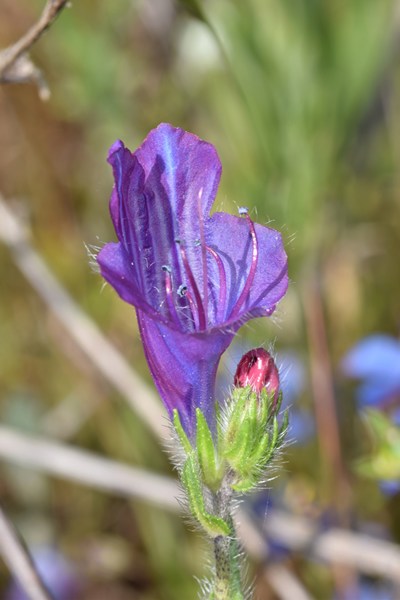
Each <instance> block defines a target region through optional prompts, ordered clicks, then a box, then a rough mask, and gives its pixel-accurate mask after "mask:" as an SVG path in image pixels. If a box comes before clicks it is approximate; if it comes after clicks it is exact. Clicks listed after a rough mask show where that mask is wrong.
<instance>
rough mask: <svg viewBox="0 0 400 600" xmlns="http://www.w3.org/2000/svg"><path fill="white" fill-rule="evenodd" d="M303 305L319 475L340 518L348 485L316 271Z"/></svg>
mask: <svg viewBox="0 0 400 600" xmlns="http://www.w3.org/2000/svg"><path fill="white" fill-rule="evenodd" d="M303 306H304V313H305V320H306V328H307V335H308V341H309V351H310V369H311V385H312V391H313V402H314V411H315V418H316V423H317V432H318V441H319V446H320V450H321V455H322V463H323V464H321V475H322V478H323V480H324V483H325V485H326V487H327V491H328V496H329V499H332V498H334V499H336V500H337V504H338V506H337V508H338V509H339V512H340V514H341V515H342V517H345V515H346V513H347V510H348V505H349V500H350V487H349V482H348V478H347V473H346V470H345V466H344V461H343V456H342V449H341V444H340V433H339V423H338V415H337V410H336V400H335V394H334V385H333V375H332V366H331V360H330V355H329V347H328V340H327V333H326V327H325V318H324V314H323V305H322V298H321V290H320V283H319V281H318V279H317V275H316V274H313V275H311V276H310V277H309V278H308V279H307V280H306V283H305V284H304V286H303ZM338 490H339V491H338ZM339 503H340V505H339Z"/></svg>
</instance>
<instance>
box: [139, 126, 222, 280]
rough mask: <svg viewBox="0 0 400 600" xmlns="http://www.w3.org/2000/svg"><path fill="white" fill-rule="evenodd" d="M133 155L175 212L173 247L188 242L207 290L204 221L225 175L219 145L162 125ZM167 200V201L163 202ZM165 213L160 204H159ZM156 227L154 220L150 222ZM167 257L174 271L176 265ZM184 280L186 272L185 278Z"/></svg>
mask: <svg viewBox="0 0 400 600" xmlns="http://www.w3.org/2000/svg"><path fill="white" fill-rule="evenodd" d="M134 156H135V157H136V158H137V159H138V161H139V163H140V165H141V166H142V168H143V169H144V172H145V176H146V185H147V186H149V184H150V182H151V188H152V189H153V191H155V190H154V188H156V187H159V192H158V193H156V196H158V198H157V197H156V198H155V201H157V202H160V200H162V201H163V202H162V203H163V204H164V206H163V209H162V210H163V212H161V214H160V217H159V218H160V219H161V220H165V210H166V209H165V203H166V201H167V202H169V209H168V210H170V212H171V214H172V215H173V219H174V221H173V228H174V234H173V237H172V239H171V240H170V241H171V245H172V246H173V247H174V246H176V244H175V243H174V242H175V240H179V241H180V243H181V244H183V245H184V246H185V249H186V252H187V256H188V261H189V263H190V266H191V269H192V271H193V275H194V278H195V280H196V282H197V285H198V287H199V289H200V290H203V289H204V280H205V277H204V264H203V259H204V255H203V254H202V248H201V244H199V242H201V238H202V224H203V221H204V219H205V218H206V217H207V216H208V214H209V212H210V210H211V206H212V204H213V202H214V199H215V196H216V193H217V189H218V185H219V180H220V177H221V162H220V160H219V157H218V154H217V152H216V150H215V148H214V147H213V146H212V145H211V144H209V143H207V142H204V141H203V140H201V139H200V138H198V137H197V136H196V135H193V134H192V133H188V132H186V131H183V130H182V129H179V128H176V127H172V125H169V124H167V123H161V125H159V126H158V127H157V128H156V129H154V130H153V131H151V132H150V133H149V135H148V136H147V138H146V139H145V141H144V142H143V144H142V145H141V147H140V148H139V149H138V150H136V152H135V153H134ZM164 198H166V199H167V200H166V201H165V199H164ZM160 211H161V208H160ZM151 226H152V227H153V226H154V223H152V225H151ZM171 262H172V261H167V259H166V260H165V264H169V265H170V266H171V267H172V268H173V269H174V271H176V267H177V265H176V264H171ZM184 279H185V277H184V274H183V273H182V281H183V280H184Z"/></svg>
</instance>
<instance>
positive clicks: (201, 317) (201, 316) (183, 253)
mask: <svg viewBox="0 0 400 600" xmlns="http://www.w3.org/2000/svg"><path fill="white" fill-rule="evenodd" d="M179 249H180V251H181V257H182V262H183V266H184V268H185V271H186V275H187V277H188V279H189V283H190V286H191V288H192V290H193V295H194V302H195V305H196V307H197V311H195V312H196V313H197V316H198V321H199V323H198V328H199V330H200V331H202V330H204V329H205V328H206V315H205V311H204V306H203V303H202V300H201V296H200V292H199V288H198V287H197V283H196V280H195V278H194V275H193V272H192V269H191V268H190V265H189V261H188V259H187V256H186V251H185V248H184V246H183V244H180V245H179ZM186 298H188V292H187V293H186ZM188 299H189V298H188ZM189 303H190V300H189ZM193 308H194V305H193Z"/></svg>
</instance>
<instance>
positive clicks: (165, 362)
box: [137, 311, 233, 436]
mask: <svg viewBox="0 0 400 600" xmlns="http://www.w3.org/2000/svg"><path fill="white" fill-rule="evenodd" d="M137 317H138V323H139V329H140V334H141V336H142V341H143V347H144V350H145V354H146V358H147V361H148V364H149V367H150V371H151V374H152V376H153V379H154V382H155V384H156V386H157V389H158V391H159V393H160V396H161V398H162V400H163V402H164V404H165V405H166V407H167V409H168V411H169V413H170V415H171V413H172V411H173V409H174V408H177V409H178V411H179V415H180V418H181V421H182V424H183V426H184V427H185V430H186V431H187V433H188V434H189V435H190V436H191V435H192V434H193V432H194V427H195V420H194V419H195V409H196V407H199V408H200V409H201V410H202V412H203V414H204V415H205V417H206V419H207V420H208V422H209V424H210V425H211V426H212V425H213V421H214V417H213V414H214V403H215V394H214V386H215V378H216V372H217V367H218V363H219V359H220V357H221V354H222V353H223V352H224V350H226V348H227V347H228V345H229V344H230V342H231V341H232V337H233V333H229V334H228V333H223V332H215V333H213V334H212V335H211V334H201V333H199V334H191V335H187V334H183V333H180V332H178V331H175V330H173V329H170V328H169V327H166V326H165V325H163V324H162V323H160V322H158V321H156V320H154V319H151V318H150V317H149V316H148V315H147V314H146V313H145V312H143V311H137Z"/></svg>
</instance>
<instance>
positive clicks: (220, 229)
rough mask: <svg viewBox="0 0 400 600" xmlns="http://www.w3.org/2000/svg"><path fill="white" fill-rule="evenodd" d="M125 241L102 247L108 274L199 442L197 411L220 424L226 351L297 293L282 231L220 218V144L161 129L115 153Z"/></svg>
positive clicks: (168, 398) (171, 405)
mask: <svg viewBox="0 0 400 600" xmlns="http://www.w3.org/2000/svg"><path fill="white" fill-rule="evenodd" d="M108 161H109V162H110V164H111V165H112V168H113V172H114V180H115V185H114V189H113V192H112V195H111V201H110V211H111V218H112V220H113V223H114V227H115V231H116V234H117V237H118V240H119V241H118V242H117V243H108V244H106V245H105V246H104V247H103V248H102V250H101V251H100V253H99V255H98V257H97V261H98V264H99V265H100V270H101V273H102V275H103V277H104V278H105V279H106V280H107V281H108V282H109V283H110V284H111V285H112V286H113V287H114V288H115V290H116V291H117V292H118V294H119V295H120V296H121V298H123V300H125V301H126V302H128V303H130V304H132V305H133V306H134V307H135V308H136V314H137V319H138V323H139V329H140V334H141V337H142V341H143V347H144V351H145V354H146V358H147V361H148V364H149V367H150V371H151V373H152V375H153V378H154V382H155V384H156V386H157V388H158V391H159V393H160V395H161V398H162V400H163V402H164V404H165V405H166V407H167V409H168V411H169V413H170V415H171V414H172V412H173V410H174V409H177V410H178V412H179V415H180V418H181V421H182V424H183V426H184V429H185V430H186V432H187V433H188V435H189V437H190V438H193V435H194V430H195V409H196V407H198V408H200V409H201V410H202V412H203V414H204V415H205V417H206V419H207V421H208V423H209V424H210V425H211V427H213V426H214V424H213V419H214V416H213V415H214V403H215V398H214V384H215V377H216V371H217V366H218V363H219V360H220V357H221V354H222V353H223V352H224V351H225V350H226V348H227V347H228V345H229V344H230V342H231V340H232V338H233V336H234V334H235V332H236V331H237V330H238V328H239V327H240V326H241V325H243V324H244V323H245V322H246V321H248V320H249V319H252V318H254V317H261V316H269V315H271V314H272V312H273V311H274V309H275V306H276V304H277V302H278V301H279V300H280V299H281V298H282V296H283V295H284V294H285V291H286V288H287V282H288V277H287V257H286V254H285V251H284V249H283V244H282V239H281V236H280V234H279V233H278V232H277V231H275V230H274V229H270V228H268V227H263V226H261V225H258V224H255V223H253V221H252V220H251V218H250V217H249V215H248V214H247V211H246V210H245V209H242V210H241V211H240V212H241V213H242V216H233V215H230V214H227V213H223V212H216V213H214V214H212V215H210V210H211V206H212V204H213V202H214V199H215V195H216V192H217V188H218V184H219V180H220V175H221V163H220V160H219V158H218V155H217V153H216V151H215V149H214V147H213V146H212V145H211V144H209V143H207V142H204V141H203V140H201V139H199V138H198V137H197V136H195V135H193V134H191V133H188V132H186V131H183V130H182V129H179V128H175V127H172V126H171V125H169V124H165V123H163V124H161V125H159V126H158V127H157V128H156V129H154V130H153V131H151V132H150V133H149V135H148V136H147V138H146V139H145V141H144V142H143V144H142V145H141V146H140V147H139V148H138V149H137V150H136V151H135V152H133V153H132V152H130V150H128V149H127V148H126V147H125V146H124V144H123V143H122V142H121V141H117V142H115V144H114V145H113V146H112V147H111V149H110V152H109V157H108Z"/></svg>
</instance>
